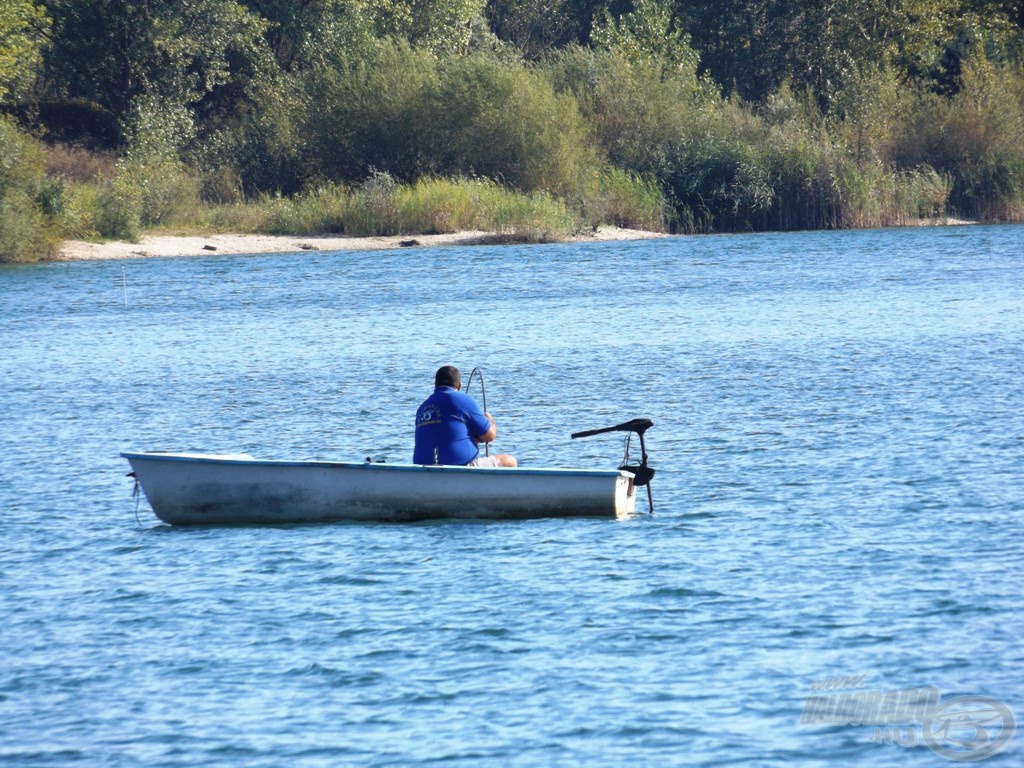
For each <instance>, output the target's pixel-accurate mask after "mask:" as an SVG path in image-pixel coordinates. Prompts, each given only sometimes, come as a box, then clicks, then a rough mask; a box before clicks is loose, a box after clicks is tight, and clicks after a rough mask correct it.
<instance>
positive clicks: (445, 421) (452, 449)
mask: <svg viewBox="0 0 1024 768" xmlns="http://www.w3.org/2000/svg"><path fill="white" fill-rule="evenodd" d="M490 428H491V422H490V420H489V419H488V418H487V417H486V416H484V412H483V410H481V408H480V406H479V405H477V404H476V400H474V399H473V398H472V397H470V396H469V395H467V394H464V393H462V392H460V391H458V390H457V389H452V388H451V387H438V388H437V389H435V390H434V394H432V395H431V396H430V397H428V398H427V399H426V400H424V401H423V405H421V406H420V407H419V410H417V411H416V448H415V450H414V451H413V456H412V461H413V463H414V464H433V463H434V449H435V448H436V449H437V463H438V464H459V465H462V464H469V462H471V461H472V460H473V459H475V458H476V456H477V454H478V453H479V450H480V449H479V448H478V447H477V443H476V441H475V440H474V439H473V438H474V437H478V436H479V435H482V434H484V433H485V432H486V431H487V430H489V429H490Z"/></svg>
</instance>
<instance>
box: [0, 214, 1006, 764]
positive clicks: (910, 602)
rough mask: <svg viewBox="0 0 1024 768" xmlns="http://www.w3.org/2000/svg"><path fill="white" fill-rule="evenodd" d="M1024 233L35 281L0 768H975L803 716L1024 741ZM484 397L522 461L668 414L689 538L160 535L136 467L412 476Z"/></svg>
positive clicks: (7, 546)
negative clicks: (831, 706)
mask: <svg viewBox="0 0 1024 768" xmlns="http://www.w3.org/2000/svg"><path fill="white" fill-rule="evenodd" d="M1021 235H1022V229H1021V228H1020V227H1013V226H1005V227H987V226H970V227H955V228H953V227H949V228H924V229H913V230H875V231H860V232H827V233H796V234H770V235H747V236H706V237H679V238H667V239H653V240H644V241H636V242H611V243H590V244H561V245H533V246H497V247H465V248H464V247H450V248H437V249H434V248H422V249H404V250H394V251H379V252H331V253H318V252H308V253H302V254H282V255H260V256H209V257H202V258H177V259H138V260H130V261H114V262H110V261H107V262H77V263H53V264H45V265H36V266H19V267H13V266H12V267H4V268H0V381H2V385H0V425H2V426H0V449H2V451H0V510H2V516H0V615H2V616H3V624H2V627H0V764H3V765H5V766H33V767H34V766H65V765H67V766H77V765H82V766H96V765H103V766H114V767H118V768H120V767H121V766H197V765H232V766H283V765H288V766H304V767H305V766H339V765H359V766H363V765H366V766H410V765H417V766H418V765H435V764H444V765H450V766H481V765H487V766H490V765H495V766H498V765H501V766H505V765H510V766H534V765H537V766H576V765H609V766H613V765H641V766H643V765H650V766H663V765H704V766H718V765H757V766H783V765H785V766H790V765H807V766H828V765H872V766H874V765H879V766H887V765H897V764H898V765H911V766H932V765H949V764H950V761H949V760H948V759H946V758H945V757H942V756H941V755H940V754H939V753H938V752H937V751H936V750H933V749H931V748H929V746H928V745H927V744H925V743H924V742H923V738H922V737H923V735H924V730H925V726H922V725H921V724H920V723H918V722H911V723H909V724H905V725H904V726H903V727H901V726H900V725H899V724H898V723H897V724H895V725H894V727H892V728H889V727H888V725H886V726H885V727H877V728H876V727H875V726H872V725H856V724H851V723H850V722H848V720H849V718H848V719H847V720H846V721H844V719H843V717H841V716H834V717H832V718H831V719H829V718H825V719H824V721H819V722H806V720H807V718H805V722H801V718H802V715H804V713H805V708H806V707H807V702H808V697H809V696H811V695H812V694H814V693H815V690H812V689H819V688H821V687H822V681H829V680H835V679H839V680H840V682H838V683H836V684H835V686H836V689H837V691H839V693H841V692H843V691H845V692H847V693H851V694H855V693H856V692H858V691H859V692H861V693H867V692H871V691H881V692H887V691H893V690H896V691H910V690H913V689H920V688H924V687H925V686H935V687H936V688H938V689H939V690H940V691H941V694H942V697H943V700H944V701H948V700H950V699H951V698H952V697H957V696H968V697H974V698H975V699H977V697H987V698H988V699H991V700H995V701H997V702H999V703H1001V704H1002V705H1004V706H1005V707H1007V708H1008V709H1009V711H1010V712H1011V713H1013V715H1015V716H1016V717H1017V718H1019V719H1024V696H1022V693H1024V691H1022V684H1021V681H1022V680H1024V643H1022V641H1021V637H1022V635H1024V617H1022V610H1021V609H1022V600H1021V596H1020V593H1021V584H1022V583H1024V523H1022V512H1024V387H1022V383H1024V248H1022V247H1021V243H1022V240H1024V239H1022V237H1021ZM446 363H452V364H455V365H458V366H460V367H461V368H462V369H463V371H466V372H468V371H469V370H470V369H471V368H473V367H474V366H480V367H481V368H482V369H483V371H484V375H485V384H486V398H487V407H488V409H489V410H490V411H491V412H492V413H493V414H494V416H495V418H496V419H497V421H498V425H499V436H498V439H497V441H496V443H495V449H497V450H500V451H501V452H508V453H513V454H515V455H516V456H517V457H518V458H519V460H520V462H521V463H522V464H524V465H529V466H581V467H612V466H615V465H616V464H617V463H618V462H619V460H620V459H621V454H622V448H623V446H622V442H621V436H614V435H609V436H602V437H595V438H590V439H588V440H570V439H569V435H570V434H571V433H572V432H574V431H577V430H581V429H590V428H597V427H603V426H607V425H610V424H614V423H616V422H619V421H624V420H626V419H629V418H633V417H649V418H651V419H653V420H654V422H655V427H654V428H653V429H652V430H651V431H650V432H648V433H647V437H648V449H649V452H650V454H651V462H652V464H653V465H654V466H656V467H657V470H658V474H657V477H656V478H655V481H654V485H653V492H654V501H655V511H654V514H653V515H651V514H647V513H646V506H645V504H643V503H641V504H639V505H638V510H639V511H640V514H637V515H636V516H635V517H633V518H630V519H626V520H618V521H612V520H602V519H575V520H539V521H531V522H516V523H486V522H433V523H420V524H414V525H388V524H377V525H374V524H343V525H321V526H315V525H311V526H290V527H288V526H279V527H272V526H271V527H251V528H199V529H178V528H171V527H168V526H165V525H162V524H160V523H159V521H157V520H156V518H155V517H154V516H153V515H152V513H151V512H150V510H149V508H148V506H147V505H146V502H145V500H142V501H141V503H140V504H139V505H138V509H136V502H135V501H134V500H133V498H132V488H133V486H132V482H131V480H130V479H129V478H127V477H126V476H125V475H126V473H127V472H128V470H129V468H128V466H127V464H126V463H125V462H124V461H123V460H122V459H121V458H119V456H118V454H119V452H120V451H122V450H196V451H206V452H239V451H246V452H249V453H252V454H253V455H255V456H259V457H265V458H324V459H341V460H361V459H362V458H364V457H365V456H368V455H369V456H373V457H375V458H380V459H385V460H387V461H390V462H405V461H409V460H410V459H411V454H412V425H413V416H414V413H415V410H416V406H417V405H418V403H419V402H420V401H421V400H422V399H423V398H424V397H425V396H426V394H427V393H429V391H430V389H431V385H432V377H433V372H434V370H435V369H436V368H437V367H438V366H439V365H442V364H446ZM470 393H471V394H473V395H475V396H476V397H478V399H479V398H480V397H481V395H482V394H483V393H482V392H481V391H480V390H479V389H476V385H474V388H473V390H471V392H470ZM634 450H635V446H634ZM844 678H848V679H847V680H846V681H845V682H842V680H843V679H844ZM818 693H820V691H818ZM836 695H839V694H838V693H837V694H836ZM972 701H973V699H972ZM975 704H977V702H975ZM926 725H927V724H926ZM933 725H934V724H933ZM1001 725H1002V726H1003V731H1002V732H1003V733H1004V734H1006V733H1012V727H1011V725H1010V724H1009V723H1007V722H1002V723H1001ZM986 727H987V728H988V729H989V731H988V736H987V737H985V738H981V736H979V734H978V733H976V732H972V734H973V736H974V737H976V738H978V739H979V741H977V742H975V743H974V745H973V746H972V745H970V744H968V745H967V746H964V743H963V740H961V741H960V742H957V741H955V739H954V740H951V741H945V742H942V744H940V746H946V747H950V748H955V749H958V750H960V752H959V753H958V754H960V755H961V756H970V755H972V754H974V755H975V756H977V754H980V753H978V752H977V751H975V752H973V753H972V752H971V750H972V749H975V750H976V749H980V748H981V746H983V744H984V743H985V741H986V738H987V739H988V741H992V740H993V739H994V738H995V736H996V734H997V733H998V731H992V728H993V726H992V725H991V724H989V725H988V726H986ZM960 730H961V731H963V728H961V729H960ZM947 735H950V736H954V737H955V734H952V733H950V732H948V731H947ZM894 737H895V738H894ZM887 739H888V741H886V740H887ZM915 741H916V742H917V746H913V745H912V744H913V743H914V742H915ZM1004 741H1005V739H1004ZM879 742H884V743H879ZM1022 743H1024V737H1020V738H1016V739H1014V740H1013V741H1012V742H1010V743H1009V745H1008V746H1006V747H1005V748H1004V749H1002V750H1001V751H1000V752H999V753H998V754H996V755H995V756H993V757H990V758H988V759H987V760H986V762H985V763H984V764H985V765H1007V766H1010V765H1020V764H1022V762H1024V748H1022V747H1021V744H1022ZM979 745H980V746H979Z"/></svg>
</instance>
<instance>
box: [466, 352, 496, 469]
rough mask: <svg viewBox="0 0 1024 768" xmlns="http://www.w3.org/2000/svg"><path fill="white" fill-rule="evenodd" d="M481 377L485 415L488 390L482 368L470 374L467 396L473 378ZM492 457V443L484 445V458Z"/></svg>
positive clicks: (481, 398) (475, 369) (478, 367)
mask: <svg viewBox="0 0 1024 768" xmlns="http://www.w3.org/2000/svg"><path fill="white" fill-rule="evenodd" d="M474 376H479V377H480V400H481V402H482V404H483V407H484V413H487V388H486V387H485V386H484V372H483V371H481V370H480V366H477V367H476V368H474V369H473V370H472V371H470V372H469V380H468V381H467V382H466V394H467V395H468V394H469V385H470V384H472V383H473V377H474ZM490 455H491V446H490V443H484V456H490Z"/></svg>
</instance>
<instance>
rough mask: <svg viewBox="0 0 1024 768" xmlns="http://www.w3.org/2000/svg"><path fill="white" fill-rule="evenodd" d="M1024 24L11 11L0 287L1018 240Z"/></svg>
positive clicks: (834, 10)
mask: <svg viewBox="0 0 1024 768" xmlns="http://www.w3.org/2000/svg"><path fill="white" fill-rule="evenodd" d="M1022 53H1024V6H1022V4H1021V3H1019V2H1010V1H1007V2H1000V1H992V0H902V1H901V2H897V3H892V2H881V0H837V1H836V2H830V3H820V2H812V1H811V0H796V1H795V2H794V1H793V0H790V1H789V2H782V0H762V1H761V2H752V1H751V0H727V1H726V2H717V1H716V2H711V0H702V1H698V0H676V2H670V1H669V0H622V1H621V2H620V1H618V0H601V1H600V2H588V0H555V2H553V3H535V2H533V1H532V0H487V2H484V0H418V1H417V2H416V3H412V2H408V1H407V0H392V1H391V2H378V0H320V1H319V2H316V3H286V2H280V0H237V1H236V0H189V1H188V2H186V1H185V0H151V2H149V3H147V4H137V3H133V2H131V1H130V0H6V2H5V3H4V4H3V7H2V9H0V160H2V162H0V261H6V262H19V261H34V260H38V259H40V258H45V257H46V255H47V254H48V253H49V252H50V251H51V249H52V247H53V245H54V244H55V243H56V242H57V241H59V240H60V239H68V238H73V239H103V238H117V239H129V240H134V239H138V238H139V237H141V236H142V235H143V234H144V233H146V232H150V231H162V232H197V231H203V232H214V231H232V232H259V233H277V234H285V233H288V234H326V233H337V234H346V235H391V234H418V233H443V232H454V231H460V230H471V229H472V230H487V231H493V232H499V233H504V234H508V235H510V236H514V237H518V238H521V239H525V240H532V241H545V240H558V239H562V238H564V237H566V236H569V235H572V234H574V233H578V232H580V231H585V230H588V229H591V228H594V227H597V226H599V225H616V226H621V227H629V228H638V229H645V230H659V231H672V232H683V233H691V232H737V231H765V230H793V229H821V228H849V227H878V226H892V225H901V224H907V223H912V222H917V221H919V220H926V221H927V220H943V219H945V218H946V217H960V218H968V219H975V220H982V221H993V222H996V221H1020V220H1021V219H1022V218H1024V69H1022Z"/></svg>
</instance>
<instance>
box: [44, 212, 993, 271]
mask: <svg viewBox="0 0 1024 768" xmlns="http://www.w3.org/2000/svg"><path fill="white" fill-rule="evenodd" d="M976 223H977V222H975V221H970V220H966V219H955V218H951V217H945V218H942V219H918V220H916V221H908V222H906V223H904V224H901V225H896V226H897V228H899V227H918V226H937V227H943V226H965V225H970V224H976ZM667 237H681V235H670V234H668V233H666V232H652V231H647V230H640V229H623V228H621V227H615V226H601V227H598V228H597V229H595V230H594V231H593V232H588V233H585V234H581V235H576V236H574V237H569V238H566V239H565V240H553V241H550V242H555V243H558V242H564V243H597V242H612V241H623V240H650V239H655V238H667ZM523 242H532V241H524V240H523V239H522V238H520V237H518V236H516V235H502V234H498V233H496V232H481V231H466V232H451V233H446V234H441V235H388V236H371V237H346V236H343V235H312V236H302V235H255V234H247V235H245V234H224V233H221V234H214V235H146V236H145V237H143V238H142V239H141V240H140V241H139V242H137V243H129V242H125V241H122V240H109V241H106V242H102V243H95V242H89V241H85V240H64V241H62V242H61V243H60V244H59V245H58V246H57V247H56V249H55V251H54V253H53V255H52V256H51V257H50V258H49V259H48V261H106V260H116V259H140V258H141V259H144V258H159V257H185V256H216V255H232V256H234V255H240V254H246V255H250V254H251V255H257V254H266V253H302V252H304V251H377V250H387V249H391V248H408V247H420V248H434V247H439V246H467V245H507V244H509V243H523Z"/></svg>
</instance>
